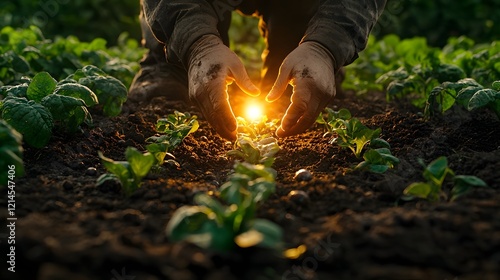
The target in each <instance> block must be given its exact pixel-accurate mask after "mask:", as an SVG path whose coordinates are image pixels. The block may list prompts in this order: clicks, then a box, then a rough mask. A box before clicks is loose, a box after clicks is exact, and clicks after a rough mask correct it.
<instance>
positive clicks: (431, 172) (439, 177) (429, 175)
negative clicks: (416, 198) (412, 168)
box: [423, 156, 454, 187]
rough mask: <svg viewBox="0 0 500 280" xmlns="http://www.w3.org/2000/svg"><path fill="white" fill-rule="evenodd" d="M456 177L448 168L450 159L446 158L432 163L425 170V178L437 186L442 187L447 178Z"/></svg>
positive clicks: (440, 158)
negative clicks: (449, 176) (448, 176)
mask: <svg viewBox="0 0 500 280" xmlns="http://www.w3.org/2000/svg"><path fill="white" fill-rule="evenodd" d="M448 174H450V175H454V174H453V171H452V170H451V169H450V168H448V159H447V158H446V157H444V156H442V157H439V158H437V159H435V160H434V161H432V162H431V163H430V164H429V165H428V166H427V167H426V168H425V170H424V173H423V175H424V178H425V179H426V180H428V181H432V182H433V183H434V184H436V185H437V186H439V187H441V185H442V184H443V181H444V179H445V178H446V176H447V175H448Z"/></svg>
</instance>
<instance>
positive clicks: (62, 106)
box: [40, 94, 85, 120]
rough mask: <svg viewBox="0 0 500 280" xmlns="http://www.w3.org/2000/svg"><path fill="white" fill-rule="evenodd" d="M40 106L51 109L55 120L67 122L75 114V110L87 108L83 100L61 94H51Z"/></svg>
mask: <svg viewBox="0 0 500 280" xmlns="http://www.w3.org/2000/svg"><path fill="white" fill-rule="evenodd" d="M40 104H42V105H43V106H45V107H47V108H48V109H49V111H50V113H51V114H52V117H53V118H54V120H66V119H68V118H69V117H70V116H72V115H73V114H74V111H75V109H77V108H79V107H82V106H85V102H83V100H82V99H79V98H74V97H71V96H64V95H60V94H49V95H47V96H46V97H44V98H43V99H42V100H41V101H40Z"/></svg>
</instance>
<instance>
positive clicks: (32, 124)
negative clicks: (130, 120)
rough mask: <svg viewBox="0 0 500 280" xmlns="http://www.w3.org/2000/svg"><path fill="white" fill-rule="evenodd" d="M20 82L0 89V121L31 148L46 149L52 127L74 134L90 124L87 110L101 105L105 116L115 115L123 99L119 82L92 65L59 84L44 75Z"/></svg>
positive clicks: (125, 94)
mask: <svg viewBox="0 0 500 280" xmlns="http://www.w3.org/2000/svg"><path fill="white" fill-rule="evenodd" d="M24 81H25V83H23V84H20V85H16V86H2V87H0V95H2V96H4V99H3V100H2V103H3V105H2V108H1V110H0V118H2V119H4V120H5V121H6V122H7V123H9V124H10V125H11V126H13V127H14V128H15V129H16V130H17V131H19V132H20V133H21V134H22V135H23V136H24V140H25V141H26V143H27V144H29V145H30V146H33V147H35V148H42V147H44V146H45V145H47V143H48V141H49V140H50V137H51V136H52V129H53V128H54V126H55V125H57V126H58V127H59V128H61V129H62V130H63V131H67V132H69V133H74V132H76V131H77V129H78V127H79V126H80V125H81V124H83V123H87V124H90V123H91V122H92V117H91V115H90V113H89V111H88V110H87V107H92V106H95V105H97V104H101V105H102V108H103V111H104V113H105V114H107V115H112V116H114V115H117V114H119V113H120V111H121V106H122V103H123V102H124V101H125V99H126V96H127V89H126V88H125V86H124V85H123V84H122V83H121V82H120V81H118V80H117V79H115V78H113V77H110V76H108V75H106V74H105V73H104V72H103V71H102V70H100V69H99V68H97V67H95V66H92V65H88V66H85V67H83V68H82V69H79V70H77V71H76V72H75V73H74V74H72V75H70V76H68V77H67V78H66V79H63V80H61V81H59V82H57V81H56V80H55V79H54V78H53V77H52V76H51V75H50V74H49V73H47V72H40V73H38V74H36V75H35V76H34V77H33V79H32V80H30V79H25V80H24ZM96 93H97V94H96Z"/></svg>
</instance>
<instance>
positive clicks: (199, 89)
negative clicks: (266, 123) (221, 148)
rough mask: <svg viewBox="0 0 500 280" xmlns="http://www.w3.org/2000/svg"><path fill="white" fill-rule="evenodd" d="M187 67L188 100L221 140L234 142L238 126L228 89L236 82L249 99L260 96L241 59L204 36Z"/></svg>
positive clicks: (196, 46) (222, 45)
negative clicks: (194, 105) (195, 106)
mask: <svg viewBox="0 0 500 280" xmlns="http://www.w3.org/2000/svg"><path fill="white" fill-rule="evenodd" d="M188 63H189V69H188V80H189V98H190V99H191V101H193V102H194V104H196V105H197V106H198V108H199V109H200V110H201V112H202V113H203V115H204V116H205V118H206V119H207V120H208V122H209V123H210V124H211V125H212V126H213V127H214V128H215V130H216V131H217V132H218V133H219V134H220V135H221V136H222V137H224V138H226V139H228V140H235V139H236V128H237V124H236V118H235V117H234V114H233V111H232V110H231V107H230V105H229V96H228V93H227V86H228V85H230V84H231V83H232V82H233V81H235V82H236V84H237V85H238V86H239V87H240V88H241V89H242V90H243V91H244V92H246V93H247V94H249V95H259V93H260V91H259V89H258V88H257V87H256V86H255V85H254V84H253V83H252V82H251V81H250V78H249V77H248V74H247V72H246V70H245V67H244V66H243V63H242V62H241V60H240V59H239V58H238V56H236V54H235V53H234V52H232V51H231V50H230V49H229V48H228V47H226V46H225V45H224V44H223V43H222V41H221V39H220V38H218V37H217V36H215V35H205V36H203V37H201V38H200V39H199V40H198V41H196V42H195V43H194V44H193V46H192V47H191V50H190V54H189V60H188Z"/></svg>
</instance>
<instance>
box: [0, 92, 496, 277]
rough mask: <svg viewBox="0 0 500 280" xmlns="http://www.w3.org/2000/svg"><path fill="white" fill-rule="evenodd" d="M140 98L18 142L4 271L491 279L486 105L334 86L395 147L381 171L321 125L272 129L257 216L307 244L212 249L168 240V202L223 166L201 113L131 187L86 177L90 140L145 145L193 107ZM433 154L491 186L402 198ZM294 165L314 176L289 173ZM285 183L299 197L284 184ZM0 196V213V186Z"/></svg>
mask: <svg viewBox="0 0 500 280" xmlns="http://www.w3.org/2000/svg"><path fill="white" fill-rule="evenodd" d="M151 104H153V105H148V106H146V107H144V108H142V109H141V110H137V111H135V112H133V111H130V110H129V111H128V112H124V113H123V114H122V115H120V116H119V117H115V118H106V117H103V116H101V115H100V114H99V113H98V112H94V113H93V114H94V120H95V126H94V127H92V128H91V127H85V128H84V129H83V133H81V134H77V135H75V136H71V137H69V136H68V135H66V134H63V133H56V135H55V136H54V137H53V139H52V140H51V142H50V144H49V145H48V146H47V147H46V148H43V149H39V150H37V149H32V148H26V150H25V154H24V160H25V166H26V174H27V175H26V176H25V177H23V178H17V179H16V186H17V187H16V216H17V218H18V220H17V222H16V244H15V246H16V247H15V253H16V273H11V272H9V271H7V270H6V268H5V267H4V266H2V270H1V279H23V280H25V279H27V280H28V279H40V280H49V279H50V280H54V279H72V280H79V279H82V280H83V279H116V280H120V279H129V280H132V279H136V280H143V279H147V280H150V279H151V280H152V279H176V280H177V279H381V280H382V279H389V280H390V279H442V280H444V279H449V280H451V279H460V280H463V279H492V280H493V279H500V219H499V218H498V216H497V215H498V213H500V203H499V202H500V190H499V187H500V171H499V170H500V122H499V121H498V120H497V119H496V118H495V117H493V116H492V115H490V114H489V113H488V112H485V111H481V112H475V113H472V114H469V113H466V114H465V113H464V112H461V111H459V110H455V111H453V112H450V113H449V114H447V115H446V116H444V117H442V118H437V119H435V120H433V121H429V122H426V121H424V120H423V118H422V116H421V115H420V114H419V113H418V110H416V109H414V108H412V107H411V106H409V105H407V104H400V103H387V102H385V100H384V99H383V96H381V95H380V94H373V95H372V96H371V97H365V98H359V97H355V96H349V95H348V96H347V97H345V98H342V99H337V100H336V101H335V104H337V105H336V106H338V107H334V108H336V109H339V108H340V107H343V108H347V109H349V110H351V112H352V114H353V115H354V116H356V117H359V118H360V119H362V120H363V122H364V123H365V124H366V125H368V126H370V127H381V128H382V137H383V138H384V139H386V140H388V141H389V142H390V144H391V145H392V149H391V150H392V152H393V154H394V155H395V156H397V157H398V158H399V159H400V160H401V163H400V164H399V166H398V167H397V168H395V169H393V170H390V171H388V172H387V173H385V174H383V175H379V174H373V173H369V172H360V171H352V170H351V168H352V167H353V166H355V165H356V164H357V163H358V162H359V160H358V159H356V158H355V157H354V155H353V154H352V153H351V152H350V151H349V150H341V149H340V148H339V147H337V146H333V145H330V144H328V140H329V139H328V138H323V133H324V131H323V128H322V127H319V126H317V127H313V128H311V129H310V130H308V131H307V132H306V133H304V134H302V135H299V136H295V137H290V138H286V139H281V140H280V146H281V148H282V151H280V153H279V154H278V157H277V160H276V162H275V165H274V168H275V169H276V170H277V172H278V179H277V181H278V188H277V192H276V193H275V194H274V195H272V196H271V198H270V199H269V200H268V201H267V202H266V203H265V204H264V205H263V206H262V207H261V209H260V210H259V213H258V215H259V216H260V217H262V218H266V219H270V220H272V221H274V222H275V223H277V224H279V225H280V226H281V227H282V228H283V230H284V233H285V247H286V248H292V247H297V246H299V245H301V244H304V245H306V246H307V251H306V252H305V253H304V254H303V255H302V256H301V257H300V258H299V259H296V260H288V259H285V258H282V257H281V256H280V254H279V253H276V252H272V251H267V250H263V249H258V248H253V249H245V250H243V249H241V250H236V251H234V252H231V253H226V254H221V253H215V252H209V251H206V250H202V249H200V248H197V247H196V246H194V245H190V244H187V243H178V244H173V243H170V242H169V240H168V238H167V237H166V235H165V226H166V224H167V223H168V221H169V219H170V217H171V216H172V214H173V213H174V211H175V210H176V209H178V208H179V207H180V206H182V205H189V204H192V198H193V195H194V194H195V193H197V192H200V191H208V190H216V189H217V187H218V186H220V185H221V184H222V183H223V182H225V180H226V177H227V175H228V173H229V172H230V170H231V168H232V165H233V159H230V158H227V157H226V156H225V153H226V152H227V151H228V150H230V149H231V148H232V144H231V143H228V142H226V141H225V140H223V139H221V138H220V137H219V136H217V135H216V134H215V132H214V130H213V129H212V128H211V127H210V126H209V125H208V123H207V122H206V121H204V120H203V119H202V121H201V127H200V129H199V130H198V131H197V132H195V133H194V134H192V135H190V136H188V137H187V138H186V139H185V141H184V143H183V144H182V145H181V146H180V147H179V148H177V149H176V150H175V151H174V152H173V154H174V155H175V157H176V159H177V161H178V162H179V163H180V165H181V167H180V168H178V167H176V166H173V165H165V166H164V168H163V169H162V170H159V171H156V172H153V173H151V174H150V175H148V177H147V178H146V179H145V180H144V181H143V185H142V187H141V188H140V189H139V190H137V191H136V192H134V193H133V194H132V195H131V196H130V197H126V196H125V195H124V194H123V193H122V191H121V189H120V186H119V185H118V184H114V183H112V182H111V183H107V184H104V185H101V186H99V187H97V186H96V179H97V177H98V176H99V175H101V174H103V173H105V172H106V171H105V169H104V168H103V166H102V165H101V163H100V160H99V158H98V156H97V152H98V151H102V152H103V153H104V154H105V155H106V156H108V157H110V158H113V159H117V160H123V159H124V151H125V149H126V147H127V146H134V147H136V148H138V149H140V150H144V146H145V138H147V137H149V136H152V135H154V134H155V131H154V124H155V122H156V120H157V119H158V118H160V117H163V116H165V115H167V114H169V113H172V112H173V110H174V109H179V110H182V111H192V112H194V113H197V112H196V111H194V110H193V108H189V107H186V106H182V104H175V103H169V102H165V101H164V100H162V99H161V98H160V99H156V100H153V102H152V103H151ZM439 156H447V157H448V159H449V162H450V166H451V168H452V169H454V170H455V172H456V173H457V174H464V175H465V174H467V175H476V176H478V177H480V178H482V179H483V180H484V181H486V182H487V183H488V185H489V186H490V188H482V189H475V190H473V191H472V192H471V193H469V194H468V195H466V196H464V197H462V198H460V199H458V200H457V201H455V202H446V201H442V202H438V203H430V202H426V201H412V202H406V203H403V202H402V201H400V200H399V197H400V196H401V194H402V191H403V189H404V188H405V187H406V186H408V185H409V184H410V183H412V182H416V181H421V180H422V178H421V171H422V167H421V166H420V165H419V163H418V159H419V158H421V159H423V160H424V161H425V162H426V163H428V162H430V161H432V160H433V159H435V158H437V157H439ZM92 168H95V169H96V170H93V169H92ZM301 168H306V169H308V170H310V171H311V172H312V173H313V176H314V177H313V179H312V180H311V181H308V182H297V181H295V180H294V179H293V176H294V173H295V171H297V170H299V169H301ZM447 187H448V186H447ZM292 190H302V191H305V192H306V193H307V194H308V197H309V198H308V199H307V198H305V199H303V198H301V197H299V198H297V197H289V196H288V194H289V192H290V191H292ZM0 206H1V207H2V211H1V219H2V220H3V221H6V219H7V211H6V210H4V209H6V207H7V202H6V195H2V196H1V198H0ZM2 228H3V230H2V232H4V237H5V236H6V235H5V230H6V227H5V226H3V227H2ZM5 240H6V239H5V238H2V242H1V243H0V252H1V255H2V263H3V264H5V263H6V261H5V258H6V254H7V253H8V250H9V246H10V245H8V244H7V243H6V242H5Z"/></svg>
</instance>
